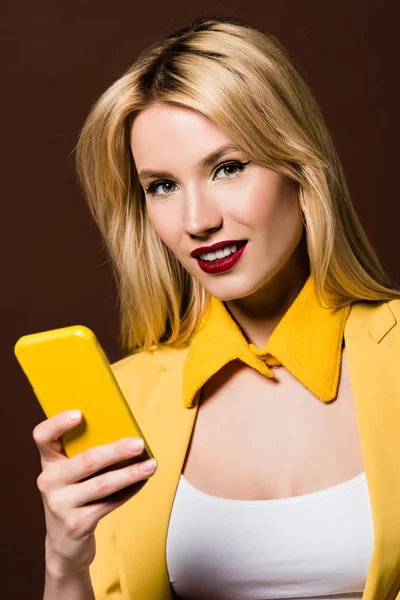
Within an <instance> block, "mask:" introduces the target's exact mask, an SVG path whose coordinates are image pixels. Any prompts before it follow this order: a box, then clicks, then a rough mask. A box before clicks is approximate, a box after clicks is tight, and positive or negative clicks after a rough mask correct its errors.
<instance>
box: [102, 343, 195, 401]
mask: <svg viewBox="0 0 400 600" xmlns="http://www.w3.org/2000/svg"><path fill="white" fill-rule="evenodd" d="M187 353H188V348H171V347H161V348H158V349H156V350H144V351H141V352H137V353H136V354H131V355H129V356H125V357H124V358H122V359H121V360H118V361H116V362H115V363H113V364H112V365H111V369H112V371H113V373H114V376H115V378H116V379H117V381H118V384H119V386H120V387H121V389H122V390H123V391H125V392H126V393H128V390H131V389H132V387H134V388H136V389H137V388H138V386H139V387H142V386H144V387H145V388H146V389H148V388H151V387H152V386H157V384H158V383H159V381H160V379H161V378H162V377H163V375H164V374H165V373H167V372H170V371H171V370H174V371H175V370H177V369H178V370H179V371H182V369H183V365H184V362H185V360H186V356H187Z"/></svg>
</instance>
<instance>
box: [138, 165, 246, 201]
mask: <svg viewBox="0 0 400 600" xmlns="http://www.w3.org/2000/svg"><path fill="white" fill-rule="evenodd" d="M249 162H250V161H249V160H248V161H247V162H245V163H243V162H241V161H240V160H229V161H227V162H225V163H223V164H222V165H219V166H218V167H217V168H216V170H215V173H218V171H220V170H221V169H225V168H226V167H229V166H234V167H236V168H237V169H238V170H239V172H240V173H241V172H243V171H244V170H245V168H246V167H247V165H248V164H249ZM234 177H236V174H234V175H232V176H231V177H228V179H233V178H234ZM166 183H173V182H171V181H170V180H168V179H159V180H158V181H154V182H153V183H152V184H151V185H149V187H148V188H146V189H145V192H146V194H148V195H149V196H169V195H170V194H172V192H169V194H168V193H167V194H156V192H155V190H156V189H157V188H158V187H159V186H160V185H164V184H166Z"/></svg>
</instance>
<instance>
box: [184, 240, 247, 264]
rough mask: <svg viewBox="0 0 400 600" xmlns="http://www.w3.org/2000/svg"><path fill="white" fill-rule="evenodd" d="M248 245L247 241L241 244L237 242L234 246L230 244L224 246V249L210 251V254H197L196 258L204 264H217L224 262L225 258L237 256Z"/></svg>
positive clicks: (242, 241)
mask: <svg viewBox="0 0 400 600" xmlns="http://www.w3.org/2000/svg"><path fill="white" fill-rule="evenodd" d="M246 244H247V240H241V241H239V242H235V243H234V244H229V245H226V246H223V247H222V248H218V250H209V251H208V252H202V253H201V254H197V255H196V256H195V258H196V259H198V260H202V261H204V262H210V263H212V262H216V261H219V260H223V259H224V258H228V257H229V256H232V254H235V253H236V252H237V251H238V250H240V249H241V248H243V246H245V245H246Z"/></svg>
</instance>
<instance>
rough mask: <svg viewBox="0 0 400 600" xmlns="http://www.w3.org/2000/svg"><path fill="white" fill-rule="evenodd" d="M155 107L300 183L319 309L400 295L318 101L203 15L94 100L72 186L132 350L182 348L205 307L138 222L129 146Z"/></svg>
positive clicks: (234, 22)
mask: <svg viewBox="0 0 400 600" xmlns="http://www.w3.org/2000/svg"><path fill="white" fill-rule="evenodd" d="M154 102H168V103H173V104H174V105H179V106H183V107H187V108H190V109H193V110H195V111H198V112H199V113H201V114H202V115H204V116H206V117H208V118H209V119H210V120H212V121H213V122H214V123H216V124H217V125H218V126H219V127H220V128H222V129H223V130H224V131H225V132H227V133H228V135H229V136H230V137H231V138H232V139H233V140H234V141H235V142H236V143H237V144H238V145H239V146H240V147H241V148H242V149H243V150H244V151H245V152H246V153H247V154H248V155H249V157H250V158H251V159H252V160H253V161H255V162H256V163H259V164H260V165H263V166H265V167H269V168H272V169H274V170H276V171H278V172H280V173H282V174H284V175H286V176H287V177H289V178H290V179H292V180H294V181H296V182H297V183H298V187H299V202H300V206H301V210H302V213H303V220H304V224H305V229H306V237H307V249H308V255H309V260H310V270H311V272H312V273H313V274H314V279H315V290H316V295H317V298H318V301H319V302H320V303H321V304H322V302H325V303H327V304H328V305H330V306H342V305H344V304H347V303H349V302H352V301H356V300H370V301H384V300H390V299H393V298H400V290H397V289H395V288H394V286H393V284H392V283H391V282H390V280H389V278H388V276H387V275H386V274H385V272H384V270H383V268H382V266H381V265H380V263H379V260H378V258H377V256H376V254H375V252H374V250H373V249H372V247H371V245H370V243H369V241H368V238H367V236H366V234H365V232H364V230H363V228H362V226H361V223H360V222H359V220H358V218H357V216H356V213H355V211H354V208H353V206H352V203H351V200H350V195H349V191H348V188H347V185H346V181H345V177H344V174H343V170H342V167H341V164H340V161H339V158H338V156H337V154H336V151H335V148H334V145H333V142H332V139H331V137H330V135H329V132H328V131H327V128H326V126H325V123H324V120H323V117H322V114H321V111H320V109H319V107H318V104H317V102H316V100H315V99H314V97H313V95H312V93H311V91H310V89H309V88H308V86H307V84H306V83H305V81H304V80H303V78H302V77H301V75H300V74H299V73H298V71H297V70H296V68H295V66H294V65H293V63H292V61H291V59H290V58H289V56H288V53H287V51H286V50H285V49H284V48H283V47H282V46H281V44H280V43H279V42H278V41H277V40H276V39H275V38H274V37H272V36H271V35H267V34H265V33H263V32H261V31H259V30H258V29H257V28H256V27H255V26H253V25H252V24H250V23H248V22H246V21H242V20H238V19H232V18H218V17H217V18H200V19H196V20H195V21H193V22H192V24H191V25H190V26H188V27H185V28H184V29H181V30H179V31H177V32H175V33H173V34H171V35H169V36H168V37H166V38H164V39H161V40H158V41H157V42H155V43H154V44H153V45H151V46H150V47H149V48H147V49H146V50H145V51H144V52H143V53H142V54H141V55H140V57H139V58H138V60H137V61H136V62H135V63H134V64H133V65H132V67H130V68H129V69H128V70H127V71H126V72H125V73H124V74H123V75H122V76H121V77H120V78H119V79H118V80H117V81H116V82H115V83H113V84H112V85H111V86H110V87H109V88H108V89H107V90H106V91H105V92H104V93H103V94H102V96H101V97H100V98H99V100H98V101H97V102H96V104H95V105H94V106H93V108H92V110H91V112H90V114H89V116H88V117H87V119H86V121H85V124H84V126H83V129H82V131H81V134H80V137H79V140H78V144H77V148H76V150H77V169H78V175H79V179H80V181H81V183H82V186H83V188H84V192H85V196H86V198H87V201H88V204H89V207H90V209H91V212H92V214H93V217H94V219H95V221H96V222H97V224H98V226H99V228H100V231H101V234H102V236H103V238H104V241H105V244H106V246H107V248H108V251H109V253H110V256H111V260H112V263H113V266H114V272H115V275H116V279H117V283H118V290H119V302H120V311H121V341H122V344H123V347H124V348H125V349H126V350H127V351H128V352H131V353H133V352H138V351H142V350H148V349H153V348H157V347H159V346H161V345H163V346H173V347H184V346H186V345H188V344H189V343H190V340H191V339H192V336H193V334H194V333H195V331H196V327H197V326H198V324H199V321H200V319H201V316H202V315H203V313H204V310H205V309H206V307H207V305H208V301H209V293H208V292H207V291H206V290H205V289H204V287H203V286H202V285H201V284H200V283H199V282H198V281H197V280H196V279H194V278H193V277H192V276H191V275H190V274H189V273H188V272H187V271H186V270H185V269H184V267H183V266H182V265H181V263H180V262H179V261H178V260H177V259H176V258H175V256H174V255H173V254H172V253H171V251H170V250H169V249H168V248H167V247H166V246H165V244H164V243H163V242H162V241H161V240H160V239H159V238H158V236H157V235H156V233H155V231H154V229H153V227H152V226H151V223H150V222H149V219H148V217H147V214H146V205H145V200H144V195H143V191H142V188H141V186H140V184H139V181H138V176H137V171H136V168H135V164H134V162H133V159H132V154H131V150H130V144H129V139H130V129H131V125H132V122H133V119H134V118H135V116H136V115H137V114H138V112H139V111H141V110H143V109H144V108H145V107H147V106H149V105H150V104H151V103H154ZM244 107H245V110H244ZM328 297H329V301H328Z"/></svg>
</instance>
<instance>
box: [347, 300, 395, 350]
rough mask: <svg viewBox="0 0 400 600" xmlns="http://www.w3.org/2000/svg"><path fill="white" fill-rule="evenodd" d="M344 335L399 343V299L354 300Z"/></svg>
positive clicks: (365, 339) (361, 339)
mask: <svg viewBox="0 0 400 600" xmlns="http://www.w3.org/2000/svg"><path fill="white" fill-rule="evenodd" d="M345 335H346V336H347V338H348V339H349V338H352V339H358V340H360V341H365V342H368V341H374V342H375V343H378V344H379V343H381V342H382V343H384V344H389V345H400V299H397V298H396V299H393V300H386V301H383V302H371V301H364V300H363V301H358V302H355V303H354V304H353V305H352V309H351V311H350V315H349V318H348V320H347V323H346V329H345Z"/></svg>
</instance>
